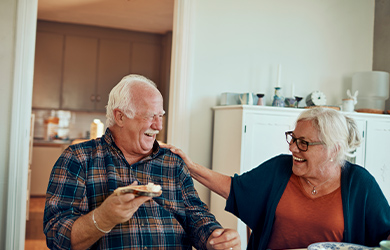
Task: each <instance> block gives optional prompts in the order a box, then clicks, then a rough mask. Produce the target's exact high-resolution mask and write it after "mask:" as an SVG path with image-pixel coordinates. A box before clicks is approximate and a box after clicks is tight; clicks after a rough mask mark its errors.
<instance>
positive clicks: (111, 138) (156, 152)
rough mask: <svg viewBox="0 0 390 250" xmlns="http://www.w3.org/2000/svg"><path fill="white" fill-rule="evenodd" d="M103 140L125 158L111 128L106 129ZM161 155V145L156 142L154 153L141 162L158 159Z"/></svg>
mask: <svg viewBox="0 0 390 250" xmlns="http://www.w3.org/2000/svg"><path fill="white" fill-rule="evenodd" d="M102 139H103V140H104V141H105V142H106V143H107V144H108V145H109V146H110V147H111V148H113V149H114V150H115V151H117V152H118V153H119V154H121V155H122V156H123V153H122V151H121V150H120V149H119V147H118V146H117V145H116V144H115V140H114V136H113V135H112V132H111V130H110V129H109V128H107V129H106V132H105V134H104V135H103V136H102ZM160 153H161V150H160V144H158V142H157V140H154V143H153V149H152V153H151V154H150V155H147V156H145V157H144V158H143V159H142V160H141V161H147V160H151V159H154V158H156V157H157V156H158V155H159V154H160Z"/></svg>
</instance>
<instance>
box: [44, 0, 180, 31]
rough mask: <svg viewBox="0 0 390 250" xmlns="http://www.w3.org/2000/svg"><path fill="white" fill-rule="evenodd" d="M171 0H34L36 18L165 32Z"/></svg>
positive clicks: (169, 22) (170, 16)
mask: <svg viewBox="0 0 390 250" xmlns="http://www.w3.org/2000/svg"><path fill="white" fill-rule="evenodd" d="M173 8H174V0H54V1H53V0H38V19H39V20H46V21H55V22H65V23H77V24H85V25H95V26H102V27H108V28H118V29H126V30H134V31H142V32H151V33H159V34H165V33H166V32H168V31H172V27H173Z"/></svg>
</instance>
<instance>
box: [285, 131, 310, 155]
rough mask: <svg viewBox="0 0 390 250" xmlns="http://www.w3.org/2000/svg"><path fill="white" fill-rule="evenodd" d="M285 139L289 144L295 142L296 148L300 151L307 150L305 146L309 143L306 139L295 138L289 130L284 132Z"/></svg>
mask: <svg viewBox="0 0 390 250" xmlns="http://www.w3.org/2000/svg"><path fill="white" fill-rule="evenodd" d="M286 141H287V143H288V144H290V145H291V144H293V143H294V142H295V143H296V144H297V148H298V149H299V150H301V151H307V148H308V147H309V143H308V142H307V141H305V140H301V139H297V138H295V137H294V136H293V135H292V133H291V132H287V133H286Z"/></svg>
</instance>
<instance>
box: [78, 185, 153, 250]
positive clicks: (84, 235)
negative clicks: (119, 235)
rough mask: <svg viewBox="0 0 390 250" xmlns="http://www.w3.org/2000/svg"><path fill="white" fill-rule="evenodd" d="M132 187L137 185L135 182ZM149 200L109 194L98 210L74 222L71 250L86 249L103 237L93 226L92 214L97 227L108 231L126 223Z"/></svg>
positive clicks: (128, 194)
mask: <svg viewBox="0 0 390 250" xmlns="http://www.w3.org/2000/svg"><path fill="white" fill-rule="evenodd" d="M132 185H137V182H134V183H133V184H132ZM151 199H152V197H148V196H139V197H135V196H134V194H131V193H127V194H122V195H117V194H111V195H110V196H108V197H107V199H105V200H104V201H103V203H102V204H101V205H100V206H99V207H98V208H96V209H95V210H94V211H92V212H90V213H89V214H87V215H85V216H81V217H79V218H78V219H77V220H76V221H75V223H74V224H73V227H72V231H71V245H72V249H75V250H77V249H86V248H88V247H90V246H91V245H92V244H93V243H95V242H96V241H97V240H99V239H100V238H101V237H102V236H103V235H104V233H103V232H101V231H100V230H98V229H97V228H96V226H95V225H94V222H93V219H92V213H94V217H95V221H96V223H97V224H98V227H99V228H100V229H101V230H104V231H109V230H111V229H112V228H113V227H115V225H117V224H119V223H123V222H125V221H128V220H129V219H130V218H131V217H133V215H134V213H135V212H136V211H137V210H138V208H139V207H140V206H141V205H142V204H143V203H145V202H147V201H149V200H151Z"/></svg>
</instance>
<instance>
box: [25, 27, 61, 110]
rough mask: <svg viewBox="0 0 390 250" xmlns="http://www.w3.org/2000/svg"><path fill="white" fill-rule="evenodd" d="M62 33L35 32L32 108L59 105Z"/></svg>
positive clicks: (56, 106) (48, 107) (54, 107)
mask: <svg viewBox="0 0 390 250" xmlns="http://www.w3.org/2000/svg"><path fill="white" fill-rule="evenodd" d="M63 48H64V35H62V34H57V33H52V32H37V35H36V49H35V51H36V53H35V64H34V87H33V99H32V106H33V107H34V108H47V109H59V108H60V107H61V84H62V82H61V81H62V58H63Z"/></svg>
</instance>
